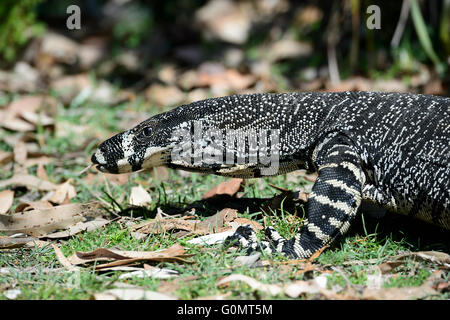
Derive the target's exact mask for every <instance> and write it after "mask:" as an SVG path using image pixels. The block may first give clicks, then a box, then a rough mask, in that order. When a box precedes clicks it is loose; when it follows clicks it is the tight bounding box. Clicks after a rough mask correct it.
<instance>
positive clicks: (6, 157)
mask: <svg viewBox="0 0 450 320" xmlns="http://www.w3.org/2000/svg"><path fill="white" fill-rule="evenodd" d="M12 159H14V154H13V153H12V152H7V151H2V150H0V166H2V165H4V164H7V163H8V162H10V161H11V160H12Z"/></svg>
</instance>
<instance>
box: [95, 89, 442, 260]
mask: <svg viewBox="0 0 450 320" xmlns="http://www.w3.org/2000/svg"><path fill="white" fill-rule="evenodd" d="M92 162H93V163H94V164H96V165H97V168H98V169H99V170H100V171H105V172H111V173H121V172H130V171H137V170H141V169H146V168H151V167H154V166H159V165H166V166H168V167H170V168H174V169H184V170H190V171H194V172H204V173H211V174H217V175H222V176H230V177H243V178H253V177H263V176H268V175H277V174H282V173H285V172H289V171H293V170H298V169H306V170H308V171H311V172H314V171H315V172H318V179H317V181H316V182H315V184H314V186H313V188H312V192H311V194H310V196H309V199H308V203H307V204H306V210H305V212H306V216H305V224H304V226H303V227H302V228H301V229H300V231H299V233H298V234H296V235H295V236H294V238H292V239H290V240H286V239H283V238H282V237H280V236H279V234H278V233H277V232H276V231H275V230H273V229H272V228H267V229H266V236H267V237H268V238H269V240H270V242H262V243H261V244H259V245H258V244H257V243H256V241H255V239H256V238H255V235H254V234H253V232H252V231H251V229H249V228H244V227H241V228H239V229H238V230H237V231H236V233H235V235H234V236H233V239H236V240H238V241H239V242H240V243H241V244H242V245H244V246H247V247H251V248H257V247H258V246H259V248H262V249H263V250H266V251H268V252H271V251H278V252H281V253H283V254H285V255H287V256H290V257H301V258H305V257H309V256H311V255H312V254H313V253H314V252H315V251H316V250H318V249H320V248H322V247H323V246H325V245H328V244H330V243H332V242H333V241H334V240H335V239H336V238H337V237H338V236H339V235H342V234H344V233H345V232H346V231H347V230H348V228H349V226H350V224H351V223H352V221H353V220H354V218H355V216H356V214H357V210H358V208H359V206H360V204H361V201H363V200H366V201H370V202H372V203H374V204H376V205H379V206H382V207H384V208H386V209H388V210H390V211H396V212H398V213H402V214H407V215H410V216H412V217H415V218H418V219H421V220H423V221H426V222H429V223H433V224H435V225H438V226H441V227H443V228H446V229H449V230H450V99H449V98H445V97H438V96H430V95H416V94H400V93H379V92H340V93H282V94H247V95H234V96H228V97H222V98H214V99H207V100H203V101H198V102H194V103H192V104H189V105H183V106H180V107H178V108H175V109H173V110H171V111H169V112H165V113H162V114H159V115H156V116H154V117H151V118H150V119H148V120H146V121H144V122H142V123H140V124H139V125H137V126H136V127H134V128H132V129H130V130H128V131H125V132H122V133H119V134H117V135H115V136H113V137H112V138H110V139H108V140H106V141H104V142H103V143H102V144H100V146H99V149H98V150H97V151H96V152H95V153H94V155H93V156H92Z"/></svg>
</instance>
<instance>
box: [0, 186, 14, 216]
mask: <svg viewBox="0 0 450 320" xmlns="http://www.w3.org/2000/svg"><path fill="white" fill-rule="evenodd" d="M13 202H14V191H11V190H3V191H0V214H5V213H7V212H8V210H9V208H11V206H12V204H13Z"/></svg>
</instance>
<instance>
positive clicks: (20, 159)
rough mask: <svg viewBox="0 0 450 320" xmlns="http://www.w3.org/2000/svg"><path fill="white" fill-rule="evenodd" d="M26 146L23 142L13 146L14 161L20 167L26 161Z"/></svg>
mask: <svg viewBox="0 0 450 320" xmlns="http://www.w3.org/2000/svg"><path fill="white" fill-rule="evenodd" d="M27 154H28V150H27V145H26V144H25V142H23V141H19V142H18V143H17V144H16V145H15V146H14V161H15V162H16V163H18V164H20V165H24V164H25V161H26V160H27Z"/></svg>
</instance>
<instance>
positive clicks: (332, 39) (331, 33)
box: [327, 1, 341, 84]
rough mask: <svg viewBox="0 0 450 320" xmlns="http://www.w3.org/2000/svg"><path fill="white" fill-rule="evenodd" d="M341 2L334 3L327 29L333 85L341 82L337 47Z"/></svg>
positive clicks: (329, 65) (329, 67)
mask: <svg viewBox="0 0 450 320" xmlns="http://www.w3.org/2000/svg"><path fill="white" fill-rule="evenodd" d="M338 5H339V2H338V1H334V2H333V7H332V9H331V12H332V13H331V17H330V22H329V23H328V27H327V56H328V71H329V73H330V80H331V83H332V84H338V83H339V82H341V78H340V76H339V68H338V63H337V58H336V45H337V43H338V42H339V7H338Z"/></svg>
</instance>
